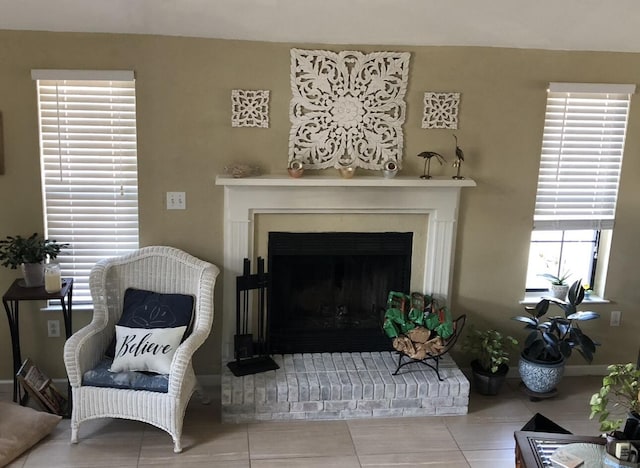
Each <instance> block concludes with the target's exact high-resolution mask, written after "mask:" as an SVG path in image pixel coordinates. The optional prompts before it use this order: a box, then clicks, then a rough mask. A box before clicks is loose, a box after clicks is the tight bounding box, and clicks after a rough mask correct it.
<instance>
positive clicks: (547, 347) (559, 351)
mask: <svg viewBox="0 0 640 468" xmlns="http://www.w3.org/2000/svg"><path fill="white" fill-rule="evenodd" d="M583 299H584V288H583V287H582V284H581V280H578V281H575V282H574V283H573V284H572V285H571V287H570V288H569V293H568V294H567V300H566V301H563V300H561V299H556V298H548V299H547V298H545V299H542V300H541V301H540V302H538V303H537V304H536V305H535V306H527V307H525V309H526V311H527V312H528V313H529V315H528V316H522V315H519V316H516V317H513V319H514V320H518V321H520V322H524V324H525V329H527V330H530V333H529V335H528V336H527V339H526V341H525V342H524V350H523V351H522V354H521V355H520V361H519V363H518V370H519V372H520V377H521V378H522V381H523V382H524V384H525V386H526V387H527V388H528V389H529V390H530V391H531V392H533V394H535V395H538V396H540V397H544V396H545V395H547V396H550V394H553V392H555V388H556V386H557V384H558V383H559V382H560V380H561V379H562V376H563V375H564V366H565V360H566V359H567V358H568V357H569V356H571V352H572V351H573V349H576V350H578V352H579V353H580V354H581V355H582V356H583V357H584V359H585V360H586V361H587V362H589V363H591V361H593V354H594V353H595V351H596V343H595V342H594V341H593V340H592V339H591V338H589V337H588V336H587V335H586V334H585V333H584V332H583V331H582V329H581V328H580V325H579V323H580V322H584V321H586V320H593V319H596V318H598V317H600V315H599V314H597V313H596V312H591V311H585V312H582V311H578V310H577V308H578V306H579V305H580V304H581V303H582V300H583ZM551 305H553V306H556V307H557V308H559V309H560V310H561V311H562V312H563V314H562V315H554V316H547V313H548V312H549V310H550V306H551Z"/></svg>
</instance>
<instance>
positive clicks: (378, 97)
mask: <svg viewBox="0 0 640 468" xmlns="http://www.w3.org/2000/svg"><path fill="white" fill-rule="evenodd" d="M409 56H410V54H409V53H408V52H374V53H370V54H364V53H361V52H355V51H343V52H338V53H336V52H329V51H324V50H301V49H291V93H292V95H293V97H292V99H291V104H290V107H289V118H290V120H291V132H290V134H289V162H291V160H293V159H297V160H300V161H302V162H303V163H304V167H305V168H307V169H325V168H331V167H339V166H345V165H348V166H353V167H362V168H364V169H374V170H381V169H383V167H384V164H385V162H387V161H388V160H393V161H396V162H397V163H398V165H401V162H402V152H403V145H404V138H403V132H402V124H403V123H404V119H405V113H406V104H405V101H404V96H405V93H406V90H407V79H408V75H409Z"/></svg>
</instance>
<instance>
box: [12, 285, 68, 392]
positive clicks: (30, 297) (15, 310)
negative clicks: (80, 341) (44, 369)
mask: <svg viewBox="0 0 640 468" xmlns="http://www.w3.org/2000/svg"><path fill="white" fill-rule="evenodd" d="M22 281H23V280H21V279H19V280H15V281H14V282H13V284H12V285H11V286H10V287H9V289H8V290H7V292H6V293H4V295H3V296H2V303H3V304H4V309H5V311H6V312H7V320H8V321H9V332H10V334H11V350H12V353H13V401H14V402H15V401H19V402H20V403H23V397H22V396H21V395H20V394H21V391H20V387H19V385H18V379H17V378H16V374H17V373H18V370H20V366H21V365H22V355H21V353H20V326H19V306H20V301H56V300H58V301H60V305H61V306H62V317H63V318H64V332H65V336H66V337H67V338H69V337H70V336H71V307H72V306H71V303H72V296H73V278H63V279H62V289H61V290H60V292H57V293H51V294H50V293H48V292H47V291H45V289H44V286H40V287H37V288H26V287H24V286H20V283H22Z"/></svg>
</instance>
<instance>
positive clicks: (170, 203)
mask: <svg viewBox="0 0 640 468" xmlns="http://www.w3.org/2000/svg"><path fill="white" fill-rule="evenodd" d="M186 209H187V195H186V193H185V192H167V210H186Z"/></svg>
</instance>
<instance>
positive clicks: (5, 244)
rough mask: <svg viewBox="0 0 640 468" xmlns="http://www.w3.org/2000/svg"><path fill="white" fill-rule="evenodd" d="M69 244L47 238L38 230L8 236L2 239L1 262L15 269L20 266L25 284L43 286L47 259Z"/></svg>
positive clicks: (52, 258)
mask: <svg viewBox="0 0 640 468" xmlns="http://www.w3.org/2000/svg"><path fill="white" fill-rule="evenodd" d="M68 246H69V244H59V243H57V242H56V241H55V240H49V239H45V238H43V237H42V236H39V235H38V233H37V232H34V233H33V234H32V235H30V236H29V237H22V236H19V235H18V236H7V237H6V238H5V239H3V240H0V264H1V265H3V266H6V267H9V268H11V269H13V270H15V269H16V268H18V267H20V268H21V269H22V274H23V277H24V281H25V286H27V287H36V286H42V284H43V283H44V262H45V260H47V258H48V259H49V260H54V259H55V258H56V257H57V256H58V254H59V253H60V251H61V250H62V249H63V248H65V247H68Z"/></svg>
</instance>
